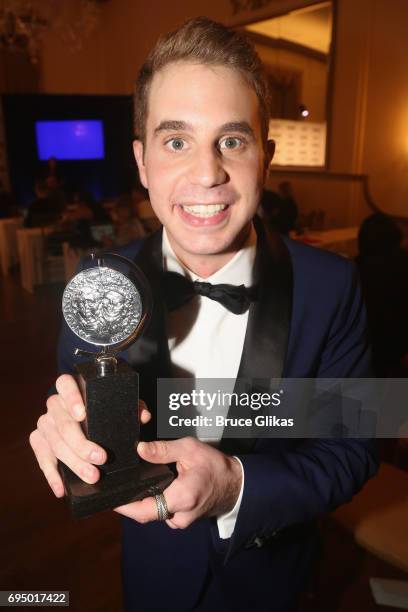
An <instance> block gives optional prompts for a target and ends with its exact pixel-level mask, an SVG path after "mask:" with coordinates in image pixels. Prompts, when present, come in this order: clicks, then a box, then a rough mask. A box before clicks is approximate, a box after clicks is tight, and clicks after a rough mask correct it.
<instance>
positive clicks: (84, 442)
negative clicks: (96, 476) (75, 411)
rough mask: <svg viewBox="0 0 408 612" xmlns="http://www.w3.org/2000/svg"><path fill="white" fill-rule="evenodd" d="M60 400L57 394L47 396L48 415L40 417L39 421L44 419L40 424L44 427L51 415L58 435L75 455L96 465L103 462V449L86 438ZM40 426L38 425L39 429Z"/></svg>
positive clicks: (104, 457)
mask: <svg viewBox="0 0 408 612" xmlns="http://www.w3.org/2000/svg"><path fill="white" fill-rule="evenodd" d="M62 402H63V400H62V399H61V398H60V396H59V395H53V396H51V397H50V398H48V401H47V408H48V415H44V417H41V421H42V420H44V423H43V425H42V426H43V427H44V428H45V427H46V426H47V424H46V423H45V421H46V420H47V419H48V418H49V416H51V418H52V420H53V423H54V424H55V428H56V429H57V431H58V433H59V435H60V436H61V438H62V439H63V440H64V442H65V443H66V444H67V445H68V446H69V447H70V448H71V449H72V451H73V452H74V453H75V454H76V455H78V456H79V457H81V459H83V460H84V461H90V462H91V463H95V464H97V465H100V464H102V463H105V461H106V459H107V457H106V452H105V450H104V449H103V448H102V447H101V446H98V444H95V443H94V442H90V441H89V440H88V439H87V438H86V436H85V434H84V432H83V431H82V429H81V425H80V424H79V423H78V422H77V421H75V420H74V419H73V418H72V416H71V415H70V414H69V412H67V411H66V410H65V409H64V407H63V405H62ZM42 426H41V425H40V429H41V427H42Z"/></svg>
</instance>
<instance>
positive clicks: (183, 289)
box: [163, 272, 258, 314]
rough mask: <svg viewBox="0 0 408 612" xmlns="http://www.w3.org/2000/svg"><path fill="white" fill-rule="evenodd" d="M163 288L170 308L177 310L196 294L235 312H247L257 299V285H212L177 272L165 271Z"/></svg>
mask: <svg viewBox="0 0 408 612" xmlns="http://www.w3.org/2000/svg"><path fill="white" fill-rule="evenodd" d="M163 290H164V296H165V301H166V304H167V307H168V309H169V310H170V311H171V310H175V309H176V308H180V306H183V305H184V304H186V303H187V302H189V301H190V300H191V299H192V298H193V297H194V296H195V295H203V296H205V297H208V298H210V300H215V301H216V302H219V303H220V304H222V305H223V306H224V307H225V308H227V309H228V310H230V311H231V312H233V313H234V314H242V313H244V312H246V311H247V310H248V308H249V306H250V304H251V302H253V301H255V300H256V297H257V293H258V291H257V287H256V286H253V287H245V285H239V286H238V287H237V286H236V285H226V284H221V285H212V284H211V283H202V282H200V281H191V280H190V279H188V278H186V277H185V276H183V275H182V274H177V272H164V273H163Z"/></svg>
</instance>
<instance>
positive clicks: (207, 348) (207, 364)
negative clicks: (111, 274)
mask: <svg viewBox="0 0 408 612" xmlns="http://www.w3.org/2000/svg"><path fill="white" fill-rule="evenodd" d="M162 248H163V269H164V270H168V271H171V272H178V273H179V274H183V275H184V276H186V277H188V278H190V279H191V280H192V281H195V280H198V281H204V282H208V283H211V284H219V283H228V284H231V285H242V284H244V285H246V286H247V287H250V286H251V285H252V283H253V268H254V261H255V251H256V233H255V230H254V228H253V227H252V228H251V232H250V234H249V236H248V239H247V241H246V243H245V244H244V246H243V248H242V249H241V250H240V251H238V253H236V254H235V255H234V257H233V258H232V259H231V260H230V261H229V262H228V263H227V264H225V266H223V267H222V268H221V269H220V270H218V271H217V272H215V274H212V275H211V276H209V277H208V278H200V277H199V276H197V275H196V274H194V273H193V272H191V271H190V270H188V269H187V268H186V267H185V266H184V265H183V264H182V263H181V262H180V261H179V259H178V258H177V256H176V255H175V253H174V251H173V249H172V247H171V245H170V242H169V240H168V237H167V234H166V230H165V229H163V244H162ZM247 321H248V311H246V312H245V313H243V314H238V315H237V314H234V313H232V312H230V311H229V310H227V309H226V308H225V307H224V306H222V305H221V304H220V303H218V302H216V301H214V300H211V299H210V298H207V297H203V296H194V298H193V299H192V300H191V301H190V302H188V303H187V304H185V305H184V306H182V307H181V308H178V309H177V310H175V311H173V312H171V313H170V314H169V318H168V326H167V329H168V344H169V351H170V359H171V363H172V368H173V373H174V375H175V376H178V377H183V378H190V377H192V378H195V379H199V378H212V379H214V378H225V379H230V380H231V384H232V386H233V382H234V381H235V378H236V377H237V374H238V368H239V364H240V361H241V353H242V349H243V346H244V339H245V332H246V327H247ZM223 389H224V386H223ZM225 390H226V389H225ZM231 391H233V388H231ZM227 409H228V407H227V408H226V410H227ZM204 433H206V432H204V431H200V430H199V429H198V428H197V430H196V434H197V437H198V438H207V436H204ZM200 434H201V435H200ZM206 441H207V439H206ZM211 443H212V444H213V445H214V446H217V443H219V439H217V440H215V439H213V440H211ZM237 460H238V461H239V459H238V458H237ZM239 463H240V465H241V470H242V484H241V491H240V494H239V496H238V499H237V502H236V504H235V506H234V508H233V509H232V510H231V511H230V512H228V513H226V514H223V515H221V516H219V517H217V525H218V532H219V536H220V538H222V539H226V538H230V537H231V535H232V533H233V531H234V528H235V522H236V519H237V516H238V511H239V507H240V505H241V500H242V494H243V491H244V469H243V467H242V463H241V461H239Z"/></svg>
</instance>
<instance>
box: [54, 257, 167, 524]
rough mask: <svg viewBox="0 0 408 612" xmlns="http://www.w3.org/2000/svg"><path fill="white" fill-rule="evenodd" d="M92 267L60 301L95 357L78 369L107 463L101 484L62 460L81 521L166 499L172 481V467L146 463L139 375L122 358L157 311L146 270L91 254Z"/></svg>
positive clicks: (89, 423) (90, 427)
mask: <svg viewBox="0 0 408 612" xmlns="http://www.w3.org/2000/svg"><path fill="white" fill-rule="evenodd" d="M90 263H91V267H88V268H86V269H84V270H83V271H82V272H79V273H78V274H77V275H76V276H74V277H73V278H72V280H71V281H70V282H69V283H68V285H67V286H66V288H65V291H64V295H63V299H62V310H63V314H64V318H65V321H66V323H67V324H68V326H69V327H70V329H71V330H72V331H73V332H74V334H76V335H77V336H78V337H79V338H81V339H82V340H85V341H86V342H87V343H90V344H91V345H92V344H93V345H95V349H96V352H92V351H90V350H86V351H85V350H82V349H76V351H75V354H76V355H83V356H87V357H89V358H90V360H89V361H86V362H85V363H80V364H77V365H76V366H75V369H76V372H77V382H78V384H79V388H80V390H81V393H82V397H83V400H84V403H85V408H86V419H85V421H84V422H83V423H82V426H83V429H84V432H85V435H86V436H87V438H88V439H89V440H92V441H93V442H96V443H97V444H99V445H100V446H102V447H103V448H104V449H105V450H106V452H107V456H108V459H107V461H106V463H105V464H103V465H101V466H98V469H99V470H100V472H101V475H100V479H99V481H98V482H96V483H95V484H88V483H86V482H83V481H82V480H81V479H80V478H78V476H76V475H75V474H74V473H73V472H72V471H71V470H70V469H69V468H68V467H67V466H66V465H64V464H63V463H61V462H59V470H60V473H61V475H62V478H63V481H64V485H65V490H66V494H67V498H68V501H69V504H70V507H71V512H72V514H73V516H74V517H83V516H88V515H91V514H94V513H95V512H99V511H100V510H106V509H108V508H114V507H116V506H119V505H122V504H125V503H128V502H131V501H135V500H139V499H143V498H144V497H147V496H148V495H155V494H157V493H161V492H162V491H163V490H164V489H165V487H166V486H168V484H170V482H171V481H172V479H173V474H172V472H171V470H170V469H169V468H168V467H167V466H166V465H154V464H149V463H146V462H144V461H142V460H141V459H140V457H139V456H138V454H137V452H136V446H137V443H138V442H139V438H140V423H139V410H138V403H139V377H138V374H137V373H136V372H135V371H134V370H133V369H132V368H131V367H130V366H129V365H128V364H127V363H126V362H125V361H124V360H122V359H118V358H117V354H118V353H119V352H120V351H123V350H124V349H125V348H127V347H128V346H129V345H130V344H132V343H133V342H134V341H135V340H136V338H137V337H138V336H139V335H140V333H141V332H142V330H143V327H144V326H145V323H146V320H147V319H148V316H149V312H150V309H151V292H150V288H149V286H148V284H147V281H146V279H145V277H144V275H143V273H142V272H141V270H140V269H139V268H138V267H137V266H136V265H135V264H134V263H133V262H131V261H129V260H128V259H126V258H124V257H122V256H120V255H114V254H111V253H107V254H104V255H103V257H101V258H99V257H96V256H95V255H91V261H90Z"/></svg>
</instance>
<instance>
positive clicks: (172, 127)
mask: <svg viewBox="0 0 408 612" xmlns="http://www.w3.org/2000/svg"><path fill="white" fill-rule="evenodd" d="M192 129H193V128H192V126H191V125H190V124H189V123H186V122H185V121H172V120H166V121H160V123H159V125H158V126H157V128H156V129H155V130H154V133H155V134H158V133H159V132H171V131H176V132H177V131H179V130H187V131H192Z"/></svg>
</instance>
